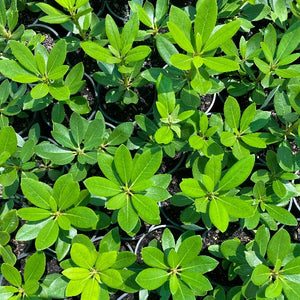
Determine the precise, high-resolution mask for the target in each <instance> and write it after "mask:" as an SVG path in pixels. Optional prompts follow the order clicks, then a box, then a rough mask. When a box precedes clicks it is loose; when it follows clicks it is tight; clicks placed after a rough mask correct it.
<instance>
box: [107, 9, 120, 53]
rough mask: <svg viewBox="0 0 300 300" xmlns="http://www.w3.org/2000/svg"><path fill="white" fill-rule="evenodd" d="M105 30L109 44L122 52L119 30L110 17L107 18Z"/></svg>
mask: <svg viewBox="0 0 300 300" xmlns="http://www.w3.org/2000/svg"><path fill="white" fill-rule="evenodd" d="M105 29H106V34H107V37H108V41H109V43H110V44H111V45H112V46H113V47H114V48H115V49H116V50H117V51H120V50H121V48H122V43H121V37H120V33H119V29H118V27H117V25H116V23H115V21H114V20H113V18H112V17H111V16H110V15H106V18H105Z"/></svg>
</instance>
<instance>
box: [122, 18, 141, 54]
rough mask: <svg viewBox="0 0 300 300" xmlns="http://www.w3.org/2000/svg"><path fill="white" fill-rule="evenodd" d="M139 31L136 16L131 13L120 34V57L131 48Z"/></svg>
mask: <svg viewBox="0 0 300 300" xmlns="http://www.w3.org/2000/svg"><path fill="white" fill-rule="evenodd" d="M138 31H139V18H138V15H137V14H135V13H133V14H132V15H131V17H130V19H129V21H128V22H126V24H125V26H124V28H123V30H122V34H121V41H122V56H124V55H125V54H126V53H127V52H128V51H129V50H130V49H131V47H132V43H133V41H134V39H135V37H136V36H137V34H138Z"/></svg>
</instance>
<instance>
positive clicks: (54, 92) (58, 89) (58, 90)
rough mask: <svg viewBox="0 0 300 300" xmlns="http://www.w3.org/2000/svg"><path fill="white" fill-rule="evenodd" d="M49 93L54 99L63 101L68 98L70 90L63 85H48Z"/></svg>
mask: <svg viewBox="0 0 300 300" xmlns="http://www.w3.org/2000/svg"><path fill="white" fill-rule="evenodd" d="M49 93H50V94H51V96H52V97H53V98H54V99H56V100H59V101H65V100H68V99H69V98H70V90H69V88H68V87H67V86H65V85H56V84H55V85H50V86H49Z"/></svg>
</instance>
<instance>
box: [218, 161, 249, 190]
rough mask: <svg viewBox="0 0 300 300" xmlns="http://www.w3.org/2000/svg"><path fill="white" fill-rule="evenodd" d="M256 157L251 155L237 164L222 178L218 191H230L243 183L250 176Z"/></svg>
mask: <svg viewBox="0 0 300 300" xmlns="http://www.w3.org/2000/svg"><path fill="white" fill-rule="evenodd" d="M254 161H255V157H254V156H253V155H249V156H247V157H245V158H243V159H241V160H239V161H238V162H236V163H235V164H234V165H233V166H232V167H231V168H230V169H229V170H228V171H227V172H226V174H225V175H224V176H223V177H222V179H221V181H220V183H219V187H218V190H223V191H226V190H230V189H233V188H235V187H236V186H239V185H240V184H241V183H243V182H244V181H245V180H246V179H247V178H248V176H249V175H250V173H251V171H252V169H253V166H254Z"/></svg>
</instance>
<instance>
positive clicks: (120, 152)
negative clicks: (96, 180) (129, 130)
mask: <svg viewBox="0 0 300 300" xmlns="http://www.w3.org/2000/svg"><path fill="white" fill-rule="evenodd" d="M114 163H115V167H116V170H117V172H118V174H119V176H120V178H121V180H122V181H123V182H124V183H125V184H128V183H129V181H130V178H131V173H132V167H133V163H132V158H131V154H130V151H129V150H128V148H127V147H126V146H124V145H121V146H120V147H119V148H118V149H117V151H116V153H115V157H114Z"/></svg>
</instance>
